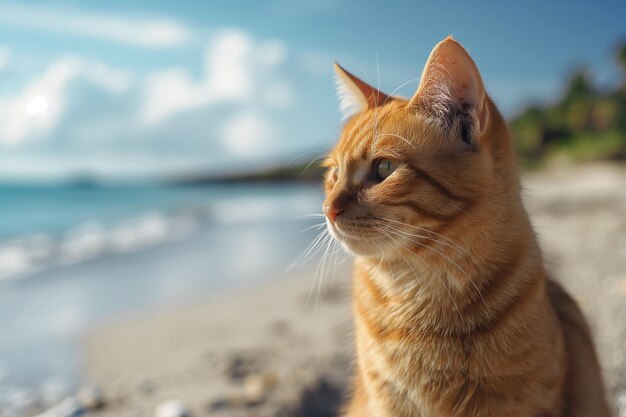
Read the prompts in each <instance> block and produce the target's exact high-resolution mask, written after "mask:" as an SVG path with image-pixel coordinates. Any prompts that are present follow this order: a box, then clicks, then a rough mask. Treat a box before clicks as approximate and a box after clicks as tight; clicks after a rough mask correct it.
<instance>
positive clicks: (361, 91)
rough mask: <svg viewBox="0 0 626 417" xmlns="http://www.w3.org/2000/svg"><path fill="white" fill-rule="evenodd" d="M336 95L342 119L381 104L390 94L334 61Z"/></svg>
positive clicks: (388, 98)
mask: <svg viewBox="0 0 626 417" xmlns="http://www.w3.org/2000/svg"><path fill="white" fill-rule="evenodd" d="M335 74H336V78H335V80H336V83H337V97H338V98H339V109H340V110H341V113H342V116H343V119H344V120H346V119H349V118H350V117H352V116H353V115H355V114H357V113H360V112H362V111H364V110H367V109H371V108H374V107H378V106H382V105H383V104H385V103H386V102H387V101H388V100H390V99H391V97H390V96H388V95H387V94H385V93H383V92H382V91H379V90H378V89H376V88H374V87H372V86H371V85H369V84H367V83H366V82H365V81H363V80H361V79H359V78H357V77H356V76H354V75H353V74H351V73H350V72H348V71H347V70H345V69H344V68H343V67H341V66H340V65H339V64H338V63H336V62H335Z"/></svg>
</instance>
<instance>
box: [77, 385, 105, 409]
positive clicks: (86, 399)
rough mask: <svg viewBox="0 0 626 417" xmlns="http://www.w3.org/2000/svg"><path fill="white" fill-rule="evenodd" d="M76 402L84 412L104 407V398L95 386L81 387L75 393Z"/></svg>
mask: <svg viewBox="0 0 626 417" xmlns="http://www.w3.org/2000/svg"><path fill="white" fill-rule="evenodd" d="M76 400H77V401H78V403H79V404H80V405H82V406H83V408H85V409H86V410H98V409H100V408H102V407H104V396H103V395H102V391H101V390H100V388H98V387H96V386H86V387H82V388H81V389H79V390H78V392H77V393H76Z"/></svg>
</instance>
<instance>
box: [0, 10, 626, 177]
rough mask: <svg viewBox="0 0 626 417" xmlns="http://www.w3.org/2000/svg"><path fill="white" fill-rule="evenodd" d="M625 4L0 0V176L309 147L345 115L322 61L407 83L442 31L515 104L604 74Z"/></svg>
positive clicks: (238, 164)
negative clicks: (578, 77)
mask: <svg viewBox="0 0 626 417" xmlns="http://www.w3.org/2000/svg"><path fill="white" fill-rule="evenodd" d="M624 16H626V2H624V1H597V2H589V1H578V0H570V1H549V2H546V1H539V0H537V1H524V2H496V1H473V2H463V1H436V2H435V1H430V2H426V1H395V2H390V1H387V2H381V1H357V0H317V1H315V0H267V1H252V0H250V1H242V0H231V1H219V2H218V1H185V2H183V1H179V2H172V1H169V0H138V1H133V2H128V1H119V0H109V1H107V2H102V1H98V2H96V1H53V2H47V1H20V2H19V3H18V2H14V3H12V2H5V1H2V2H0V180H4V181H6V180H9V181H11V180H35V181H39V180H46V181H48V180H55V179H63V178H67V177H72V176H76V175H94V176H100V177H104V178H110V179H118V180H124V179H133V178H163V177H168V176H176V175H185V174H190V173H200V172H206V173H224V172H235V171H247V170H251V169H255V168H257V167H261V166H264V165H268V164H272V163H280V164H290V163H297V162H299V161H305V160H308V159H311V158H313V157H316V156H319V155H320V154H322V153H324V152H325V151H326V150H327V149H328V148H329V147H330V146H331V145H332V143H333V142H334V141H335V140H336V138H337V135H338V133H339V130H340V128H341V116H340V114H339V111H338V105H337V100H336V97H335V87H334V81H333V71H332V63H333V61H335V60H337V61H338V62H339V63H341V64H342V65H343V66H344V67H346V68H347V69H349V70H350V71H352V72H353V73H355V74H357V75H358V76H360V77H362V78H363V79H365V80H366V81H369V82H370V83H372V84H374V85H379V86H380V88H381V89H382V90H383V91H386V92H391V91H394V90H395V89H397V91H396V94H400V95H404V96H410V95H412V93H413V92H414V91H415V89H416V88H417V83H418V80H419V76H420V73H421V70H422V68H423V66H424V63H425V60H426V58H427V57H428V54H429V52H430V50H431V49H432V47H433V46H434V45H435V44H436V43H437V42H438V41H440V40H442V39H443V38H444V37H446V36H447V35H449V34H452V35H453V36H454V37H455V38H456V39H457V40H459V41H460V42H461V43H462V44H463V45H464V46H465V47H466V48H467V49H468V50H469V52H470V54H471V55H472V56H473V58H474V59H475V61H476V62H477V64H478V67H479V69H480V71H481V73H482V75H483V78H484V81H485V85H486V88H487V91H488V92H489V94H490V95H491V96H492V97H493V98H494V99H495V101H496V103H497V104H498V105H499V107H500V108H501V110H502V111H503V112H504V114H505V115H507V116H514V115H515V114H516V113H517V112H519V111H520V110H521V109H523V107H524V106H525V105H527V104H528V103H532V102H550V101H555V100H557V99H558V97H559V94H560V93H561V89H562V88H563V85H564V83H565V82H566V80H567V77H568V74H569V73H571V71H572V70H573V69H575V68H579V67H582V66H584V67H586V68H588V69H589V71H590V72H591V74H592V75H593V77H594V80H596V82H597V83H598V84H599V85H601V86H604V87H605V88H610V86H612V85H615V84H616V83H617V81H618V78H619V76H620V75H619V72H618V70H617V68H616V66H615V64H614V59H613V53H614V48H615V46H616V44H617V42H618V41H619V40H624V39H626V24H624ZM398 87H399V88H398Z"/></svg>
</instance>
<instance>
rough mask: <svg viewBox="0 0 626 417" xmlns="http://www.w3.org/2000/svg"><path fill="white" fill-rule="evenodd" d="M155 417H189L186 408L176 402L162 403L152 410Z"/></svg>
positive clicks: (179, 402)
mask: <svg viewBox="0 0 626 417" xmlns="http://www.w3.org/2000/svg"><path fill="white" fill-rule="evenodd" d="M154 416H155V417H190V416H191V414H189V411H188V410H187V407H185V405H184V404H183V403H182V402H181V401H178V400H168V401H163V402H162V403H161V404H159V405H158V406H157V408H156V409H155V410H154Z"/></svg>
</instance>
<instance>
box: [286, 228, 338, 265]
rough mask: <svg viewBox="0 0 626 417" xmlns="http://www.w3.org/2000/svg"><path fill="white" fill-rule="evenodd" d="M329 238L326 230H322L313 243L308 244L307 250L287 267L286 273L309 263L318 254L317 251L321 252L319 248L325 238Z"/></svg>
mask: <svg viewBox="0 0 626 417" xmlns="http://www.w3.org/2000/svg"><path fill="white" fill-rule="evenodd" d="M329 237H331V236H330V233H328V230H326V229H324V230H322V231H321V232H320V233H319V234H318V235H317V236H316V237H315V239H313V241H312V242H311V243H310V244H309V246H307V248H306V249H305V250H304V251H303V252H302V254H301V255H300V256H298V257H297V258H296V259H295V260H294V261H293V262H292V263H291V264H290V265H289V266H288V267H287V271H290V270H291V269H293V268H295V267H297V266H300V265H303V264H305V263H306V262H308V261H310V260H311V259H312V258H313V257H315V255H317V254H318V253H319V251H320V250H321V246H322V243H321V242H323V241H325V240H326V239H327V238H329Z"/></svg>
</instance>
